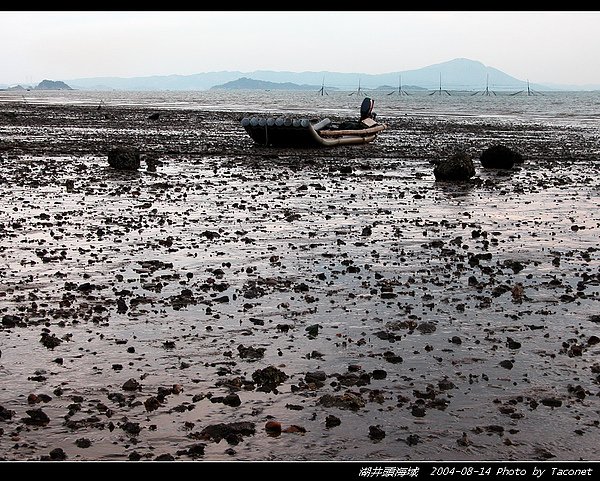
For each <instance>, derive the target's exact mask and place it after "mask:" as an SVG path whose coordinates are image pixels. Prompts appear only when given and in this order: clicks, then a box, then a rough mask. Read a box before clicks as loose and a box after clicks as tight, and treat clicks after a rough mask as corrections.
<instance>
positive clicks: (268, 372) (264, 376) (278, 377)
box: [252, 366, 289, 392]
mask: <svg viewBox="0 0 600 481" xmlns="http://www.w3.org/2000/svg"><path fill="white" fill-rule="evenodd" d="M288 377H289V376H288V375H287V374H286V373H284V372H283V371H281V370H279V369H277V368H276V367H274V366H269V367H266V368H264V369H258V370H256V371H254V372H253V373H252V379H253V380H254V382H255V383H256V384H258V386H259V388H258V389H259V390H261V391H264V392H270V391H274V390H276V388H277V386H279V385H280V384H281V383H282V382H284V381H286V380H287V379H288Z"/></svg>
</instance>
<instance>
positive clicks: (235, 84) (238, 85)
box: [211, 77, 321, 90]
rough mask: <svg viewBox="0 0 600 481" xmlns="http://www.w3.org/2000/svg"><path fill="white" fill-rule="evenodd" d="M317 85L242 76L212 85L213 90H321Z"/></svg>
mask: <svg viewBox="0 0 600 481" xmlns="http://www.w3.org/2000/svg"><path fill="white" fill-rule="evenodd" d="M320 88H321V87H319V86H317V85H306V84H303V85H298V84H295V83H292V82H283V83H280V82H269V81H267V80H255V79H251V78H248V77H241V78H239V79H237V80H232V81H231V82H226V83H224V84H221V85H215V86H213V87H211V90H217V89H219V90H319V89H320Z"/></svg>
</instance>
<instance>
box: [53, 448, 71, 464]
mask: <svg viewBox="0 0 600 481" xmlns="http://www.w3.org/2000/svg"><path fill="white" fill-rule="evenodd" d="M50 459H51V460H52V461H64V460H65V459H67V455H66V453H65V452H64V451H63V450H62V448H54V449H53V450H52V451H50Z"/></svg>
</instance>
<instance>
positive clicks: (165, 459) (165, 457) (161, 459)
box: [154, 453, 175, 461]
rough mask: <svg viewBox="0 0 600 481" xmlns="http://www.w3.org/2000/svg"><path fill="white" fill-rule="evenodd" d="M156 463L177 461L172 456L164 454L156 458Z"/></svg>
mask: <svg viewBox="0 0 600 481" xmlns="http://www.w3.org/2000/svg"><path fill="white" fill-rule="evenodd" d="M154 461H175V458H174V457H173V455H172V454H169V453H164V454H159V455H158V456H156V457H155V458H154Z"/></svg>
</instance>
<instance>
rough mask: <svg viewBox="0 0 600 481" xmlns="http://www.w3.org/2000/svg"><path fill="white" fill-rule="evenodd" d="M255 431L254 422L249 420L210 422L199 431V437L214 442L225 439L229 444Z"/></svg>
mask: <svg viewBox="0 0 600 481" xmlns="http://www.w3.org/2000/svg"><path fill="white" fill-rule="evenodd" d="M255 432H256V430H255V424H254V423H251V422H247V421H244V422H237V423H229V424H224V423H220V424H211V425H210V426H207V427H205V428H204V429H203V430H202V431H201V432H200V437H201V438H202V439H206V440H212V441H214V442H216V443H218V442H220V441H221V439H226V440H227V442H228V443H230V444H237V443H238V442H239V440H240V438H241V436H250V435H253V434H254V433H255Z"/></svg>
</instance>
